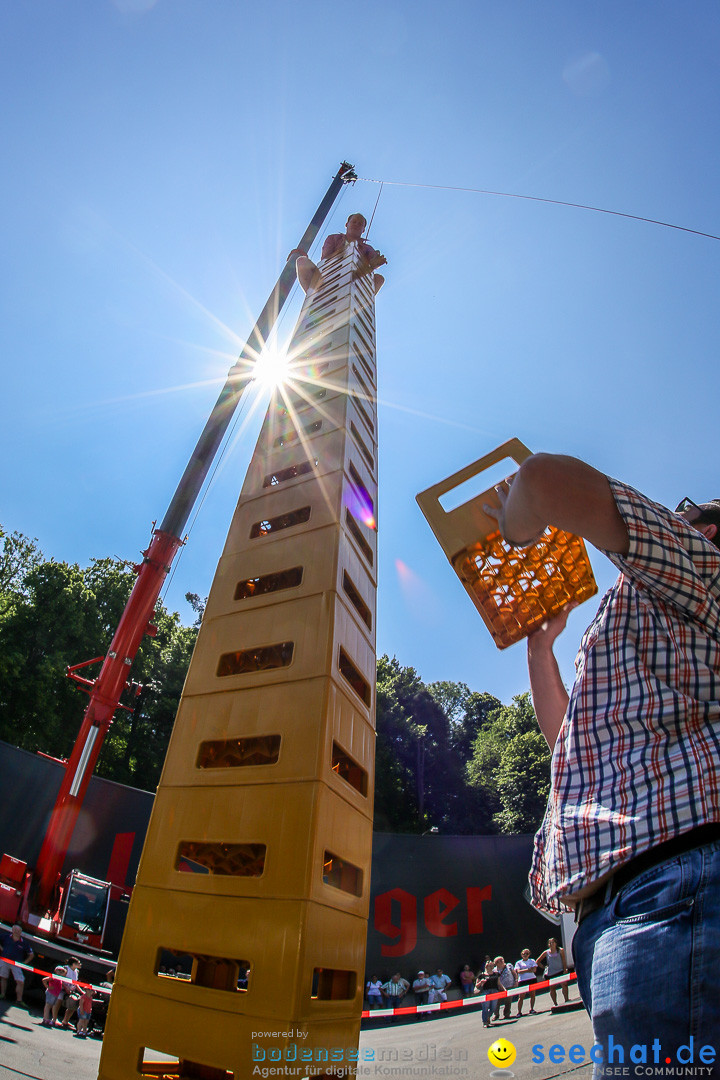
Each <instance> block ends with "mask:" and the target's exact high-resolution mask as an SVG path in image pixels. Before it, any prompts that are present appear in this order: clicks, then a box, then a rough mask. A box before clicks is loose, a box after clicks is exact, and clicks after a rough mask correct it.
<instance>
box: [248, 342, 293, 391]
mask: <svg viewBox="0 0 720 1080" xmlns="http://www.w3.org/2000/svg"><path fill="white" fill-rule="evenodd" d="M288 371H289V363H288V355H287V352H286V351H285V350H284V349H280V348H277V347H274V346H272V345H267V346H266V347H265V348H264V349H263V351H262V353H261V354H260V357H259V359H258V361H257V363H256V364H255V373H254V378H255V380H256V382H259V383H260V384H261V386H265V387H269V388H270V389H272V388H273V387H275V386H279V385H280V383H282V382H284V381H285V379H286V378H287V376H288Z"/></svg>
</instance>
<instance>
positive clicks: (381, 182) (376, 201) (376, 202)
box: [365, 180, 383, 240]
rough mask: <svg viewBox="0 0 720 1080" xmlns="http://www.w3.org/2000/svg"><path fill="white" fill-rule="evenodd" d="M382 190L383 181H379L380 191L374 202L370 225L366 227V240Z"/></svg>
mask: <svg viewBox="0 0 720 1080" xmlns="http://www.w3.org/2000/svg"><path fill="white" fill-rule="evenodd" d="M382 189H383V181H382V180H381V181H380V190H379V191H378V197H377V199H376V200H375V208H374V210H373V212H372V217H371V218H370V224H369V225H368V227H367V232H366V233H365V239H366V240H367V238H368V236H369V235H370V229H371V228H372V223H373V220H374V218H375V210H377V208H378V203H379V202H380V196H381V195H382Z"/></svg>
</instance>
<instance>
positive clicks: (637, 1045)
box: [573, 841, 720, 1078]
mask: <svg viewBox="0 0 720 1080" xmlns="http://www.w3.org/2000/svg"><path fill="white" fill-rule="evenodd" d="M573 953H574V956H575V968H576V972H577V979H578V988H579V990H580V994H581V996H582V999H583V1002H584V1003H585V1007H586V1009H587V1011H588V1013H589V1014H590V1016H591V1018H592V1022H593V1031H594V1034H595V1042H596V1043H599V1044H600V1045H601V1047H602V1048H603V1050H602V1053H603V1058H604V1064H596V1065H595V1072H594V1077H595V1078H599V1077H606V1076H617V1075H619V1074H618V1067H619V1066H622V1065H625V1066H629V1067H630V1072H629V1073H628V1074H626V1075H629V1076H630V1077H635V1076H636V1075H637V1076H639V1075H641V1070H642V1076H652V1075H654V1074H655V1070H653V1069H652V1068H651V1066H652V1065H656V1066H657V1073H656V1075H658V1076H661V1075H667V1070H669V1069H670V1068H672V1067H673V1066H674V1067H675V1068H678V1069H680V1068H681V1067H682V1066H683V1065H684V1066H687V1068H688V1069H690V1068H692V1067H694V1068H695V1069H697V1070H698V1071H697V1074H696V1075H697V1076H698V1077H700V1076H703V1077H707V1076H713V1077H720V841H713V842H712V843H709V844H706V845H705V846H703V847H698V848H694V849H693V850H692V851H688V852H685V853H683V854H681V855H679V856H677V857H676V858H673V859H670V860H668V861H667V862H663V863H659V864H658V865H657V866H653V867H651V868H650V869H649V870H646V871H644V873H641V874H639V875H638V876H637V877H635V878H632V879H631V880H630V881H628V882H627V883H626V884H625V885H624V886H623V888H621V889H620V890H619V892H618V893H617V895H615V896H610V897H608V899H607V900H606V903H605V905H604V906H603V907H601V908H598V909H597V910H596V911H593V912H591V913H590V914H589V915H588V916H587V917H586V918H585V919H583V921H582V922H581V924H580V926H579V927H578V930H577V933H576V934H575V939H574V941H573ZM643 1047H646V1048H647V1049H646V1055H645V1056H646V1063H645V1062H643V1061H642V1056H643ZM703 1047H710V1049H709V1050H705V1051H703V1052H702V1053H701V1048H703ZM683 1048H685V1049H683ZM678 1052H679V1055H678ZM599 1053H600V1052H599V1051H597V1054H598V1056H599ZM631 1054H632V1055H633V1056H631ZM691 1058H692V1060H691ZM667 1059H670V1061H669V1062H668V1061H667ZM613 1069H614V1072H613ZM663 1070H665V1072H664V1073H663Z"/></svg>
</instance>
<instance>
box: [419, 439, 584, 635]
mask: <svg viewBox="0 0 720 1080" xmlns="http://www.w3.org/2000/svg"><path fill="white" fill-rule="evenodd" d="M530 454H531V451H530V450H528V448H527V447H526V446H524V445H523V444H522V443H521V442H520V441H519V439H510V440H509V441H508V442H506V443H503V444H502V446H499V447H497V449H495V450H493V451H491V452H490V453H489V454H486V455H485V457H482V458H480V460H479V461H475V462H473V463H472V465H467V466H466V467H465V468H464V469H460V470H459V471H458V472H456V473H454V474H453V475H452V476H449V477H447V478H446V479H445V480H442V481H441V482H440V483H439V484H434V485H433V486H432V487H430V488H427V490H426V491H423V492H421V493H420V494H419V495H418V496H417V502H418V504H419V506H420V509H421V510H422V512H423V514H424V515H425V517H426V519H427V521H428V523H429V525H430V528H431V529H432V530H433V532H434V533H435V536H436V537H437V539H438V541H439V543H440V546H441V547H442V549H443V551H444V552H445V554H446V555H447V557H448V559H449V560H450V563H451V564H452V566H453V569H454V570H455V573H456V574H457V575H458V577H459V578H460V580H461V582H462V583H463V586H464V587H465V589H466V591H467V593H468V595H469V596H470V598H471V600H472V601H473V603H474V604H475V607H476V608H477V609H478V611H479V612H480V614H481V616H482V618H483V620H484V622H485V625H486V626H487V628H488V630H489V631H490V633H491V634H492V636H493V639H494V641H495V644H496V645H497V646H498V648H499V649H505V648H507V647H508V646H509V645H513V644H514V643H515V642H517V641H521V640H522V639H523V638H525V637H527V636H528V635H529V634H531V633H532V632H533V631H534V630H536V629H538V628H539V627H540V626H541V625H542V623H543V622H544V621H545V620H547V619H549V618H552V617H553V616H554V615H557V614H558V612H560V611H561V610H562V609H563V608H564V607H565V606H566V604H568V603H570V602H571V601H574V602H576V603H582V602H583V601H584V600H588V599H589V598H590V597H591V596H594V595H595V593H596V592H597V584H596V582H595V578H594V576H593V572H592V567H591V566H590V560H589V559H588V555H587V551H586V548H585V544H584V542H583V540H582V539H581V538H580V537H579V536H573V535H572V534H570V533H567V532H563V531H562V530H561V529H556V528H554V527H553V526H548V528H547V529H546V530H545V532H544V534H543V536H542V537H541V539H540V540H538V541H537V543H535V544H532V545H531V546H529V547H525V548H516V547H513V546H512V545H511V544H508V543H507V542H506V541H505V540H504V539H503V538H502V536H501V535H500V532H499V531H498V527H497V522H496V521H495V519H494V518H492V517H490V516H489V515H488V514H486V513H485V511H484V510H483V508H482V507H483V503H490V504H491V505H496V506H497V505H499V504H498V500H497V496H496V494H495V491H494V488H493V487H490V488H488V489H487V490H486V491H484V492H482V494H480V495H476V496H475V497H474V498H472V499H470V500H468V501H467V502H465V503H463V504H462V505H461V506H458V507H456V508H455V509H454V510H449V511H446V510H444V509H443V507H442V506H441V504H440V499H441V497H442V496H443V495H446V494H447V493H448V492H451V491H453V490H454V489H455V488H457V487H459V486H460V485H461V484H464V483H466V482H467V481H468V480H471V479H472V478H473V477H475V476H479V475H480V474H481V473H483V472H485V471H487V470H488V469H490V468H491V467H492V466H493V465H497V464H498V463H499V462H500V461H503V460H504V459H506V458H512V459H513V460H514V461H515V462H517V464H518V465H520V464H521V463H522V462H523V461H524V460H525V459H526V458H528V457H530Z"/></svg>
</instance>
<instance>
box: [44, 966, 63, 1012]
mask: <svg viewBox="0 0 720 1080" xmlns="http://www.w3.org/2000/svg"><path fill="white" fill-rule="evenodd" d="M64 975H67V968H64V967H62V966H61V965H58V966H57V967H56V968H55V970H54V972H53V974H52V975H46V976H45V978H44V979H43V986H44V987H45V1010H44V1012H43V1019H42V1022H43V1027H54V1026H55V1021H54V1020H53V1018H52V1007H53V1005H54V1004H55V1002H56V1001H57V1000H58V998H59V997H60V995H61V994H62V992H63V984H62V976H64Z"/></svg>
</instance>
